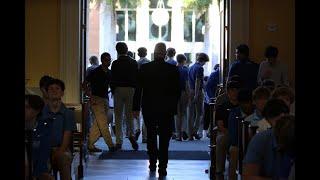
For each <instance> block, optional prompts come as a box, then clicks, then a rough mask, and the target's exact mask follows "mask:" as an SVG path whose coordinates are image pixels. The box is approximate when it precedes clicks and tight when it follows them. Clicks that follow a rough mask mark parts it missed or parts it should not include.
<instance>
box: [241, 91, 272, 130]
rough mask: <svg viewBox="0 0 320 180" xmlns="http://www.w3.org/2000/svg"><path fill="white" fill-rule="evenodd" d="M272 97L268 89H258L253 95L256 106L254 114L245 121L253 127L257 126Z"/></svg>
mask: <svg viewBox="0 0 320 180" xmlns="http://www.w3.org/2000/svg"><path fill="white" fill-rule="evenodd" d="M269 97H270V91H269V89H267V88H266V87H258V88H257V89H255V90H254V91H253V93H252V101H253V104H254V105H255V110H254V113H252V114H251V115H249V116H248V117H247V118H246V119H245V121H249V122H250V125H251V126H256V125H257V122H258V121H260V120H261V119H262V118H263V116H262V111H263V108H264V106H265V105H266V103H267V101H268V99H269Z"/></svg>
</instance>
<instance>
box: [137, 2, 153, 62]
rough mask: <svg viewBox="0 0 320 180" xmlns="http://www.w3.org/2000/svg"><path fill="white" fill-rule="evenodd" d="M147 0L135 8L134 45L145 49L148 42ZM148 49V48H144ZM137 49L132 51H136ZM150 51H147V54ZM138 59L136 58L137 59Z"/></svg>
mask: <svg viewBox="0 0 320 180" xmlns="http://www.w3.org/2000/svg"><path fill="white" fill-rule="evenodd" d="M148 6H149V0H142V2H141V4H140V5H139V6H138V7H137V16H136V18H137V24H136V28H137V29H136V31H137V33H136V34H137V37H136V45H137V47H138V48H139V47H142V46H144V47H146V42H148V41H149V7H148ZM146 48H148V47H146ZM136 50H137V49H134V51H136ZM149 53H150V51H148V54H149ZM137 58H138V57H137Z"/></svg>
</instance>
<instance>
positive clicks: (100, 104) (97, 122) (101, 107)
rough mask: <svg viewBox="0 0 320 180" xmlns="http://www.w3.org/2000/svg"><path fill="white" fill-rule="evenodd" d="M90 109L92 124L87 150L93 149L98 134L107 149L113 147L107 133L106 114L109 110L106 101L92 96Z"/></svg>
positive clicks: (109, 135)
mask: <svg viewBox="0 0 320 180" xmlns="http://www.w3.org/2000/svg"><path fill="white" fill-rule="evenodd" d="M91 109H92V112H93V115H94V121H93V123H92V126H91V128H90V133H89V140H88V141H89V142H88V146H89V148H93V147H94V143H95V142H96V141H97V140H98V138H99V137H100V134H101V135H102V137H103V139H104V141H105V143H106V144H107V145H108V147H109V148H110V147H113V146H114V145H113V142H112V138H111V134H110V131H109V126H108V118H107V113H108V109H109V105H108V101H107V99H105V98H101V97H98V96H92V98H91Z"/></svg>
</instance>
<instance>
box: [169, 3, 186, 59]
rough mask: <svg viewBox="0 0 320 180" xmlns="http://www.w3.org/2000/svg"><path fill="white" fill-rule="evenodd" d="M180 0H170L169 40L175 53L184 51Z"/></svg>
mask: <svg viewBox="0 0 320 180" xmlns="http://www.w3.org/2000/svg"><path fill="white" fill-rule="evenodd" d="M182 5H183V2H182V0H175V1H173V2H172V16H171V25H172V26H171V42H175V44H173V46H174V48H175V49H176V52H177V54H180V53H184V46H183V44H184V42H183V41H184V39H183V38H184V37H183V34H184V30H183V21H184V20H183V11H182Z"/></svg>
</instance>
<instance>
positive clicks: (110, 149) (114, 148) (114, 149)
mask: <svg viewBox="0 0 320 180" xmlns="http://www.w3.org/2000/svg"><path fill="white" fill-rule="evenodd" d="M116 151H117V148H116V147H115V146H112V147H109V152H116Z"/></svg>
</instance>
